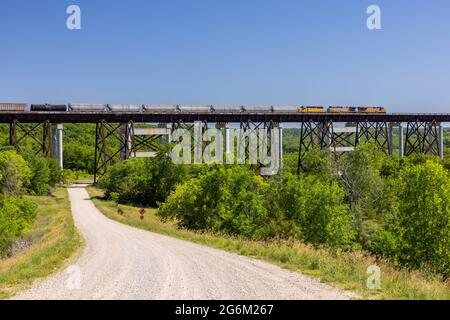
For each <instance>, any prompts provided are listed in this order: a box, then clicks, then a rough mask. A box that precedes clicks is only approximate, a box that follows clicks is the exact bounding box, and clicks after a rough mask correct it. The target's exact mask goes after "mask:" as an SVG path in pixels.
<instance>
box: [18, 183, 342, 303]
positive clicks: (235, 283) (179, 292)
mask: <svg viewBox="0 0 450 320" xmlns="http://www.w3.org/2000/svg"><path fill="white" fill-rule="evenodd" d="M84 187H85V186H84V185H75V186H73V187H72V188H70V189H68V191H69V196H70V201H71V203H72V212H73V216H74V219H75V223H76V225H77V227H78V229H79V230H80V232H81V234H82V235H83V237H84V238H85V240H86V247H85V249H84V252H83V253H82V255H81V256H80V258H79V259H78V260H77V261H76V262H75V264H74V265H72V266H70V267H68V268H67V269H66V270H63V271H61V272H59V273H58V274H56V275H54V276H51V277H49V278H47V279H45V280H43V281H41V282H39V283H37V284H35V285H34V286H33V287H32V288H31V289H29V290H26V291H24V292H22V293H20V294H18V295H17V296H16V297H15V299H139V300H140V299H243V300H246V299H349V298H351V295H350V294H348V293H345V292H342V291H338V290H336V289H334V288H332V287H330V286H328V285H326V284H323V283H320V282H318V281H317V280H314V279H311V278H309V277H306V276H303V275H301V274H299V273H294V272H290V271H287V270H283V269H281V268H279V267H277V266H274V265H271V264H269V263H265V262H262V261H258V260H255V259H251V258H247V257H242V256H239V255H237V254H233V253H228V252H225V251H222V250H217V249H212V248H209V247H206V246H202V245H198V244H194V243H191V242H187V241H182V240H178V239H174V238H171V237H167V236H163V235H159V234H155V233H151V232H148V231H144V230H139V229H136V228H132V227H129V226H126V225H123V224H120V223H118V222H115V221H112V220H110V219H108V218H106V217H105V216H104V215H103V214H101V213H100V212H99V211H98V210H97V209H96V208H95V206H94V204H93V203H92V201H91V200H89V195H88V193H87V191H86V190H85V188H84Z"/></svg>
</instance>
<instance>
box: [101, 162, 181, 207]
mask: <svg viewBox="0 0 450 320" xmlns="http://www.w3.org/2000/svg"><path fill="white" fill-rule="evenodd" d="M185 176H186V170H185V168H184V167H183V166H177V165H175V164H173V163H172V161H171V159H170V158H168V157H167V156H166V155H159V156H158V157H156V158H145V159H142V158H134V159H129V160H127V161H123V162H119V163H117V164H115V165H113V166H112V167H111V168H110V169H109V170H108V172H107V173H106V175H105V176H104V177H102V179H100V181H99V185H100V186H101V187H102V188H104V189H105V191H106V196H107V197H110V195H111V193H113V192H114V193H117V194H119V197H118V199H117V200H118V202H119V203H134V204H139V205H149V206H156V205H157V202H162V201H164V200H165V199H166V197H167V196H168V195H169V194H170V193H171V192H172V191H173V190H174V189H175V186H176V184H178V183H180V182H181V181H183V180H184V177H185Z"/></svg>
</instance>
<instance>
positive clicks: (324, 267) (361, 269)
mask: <svg viewBox="0 0 450 320" xmlns="http://www.w3.org/2000/svg"><path fill="white" fill-rule="evenodd" d="M88 190H89V193H90V195H91V197H92V198H93V201H94V203H95V205H96V206H97V208H99V209H100V210H101V211H102V212H103V213H104V214H105V215H106V216H107V217H109V218H111V219H114V220H117V221H119V222H122V223H125V224H129V225H131V226H134V227H137V228H141V229H145V230H149V231H153V232H157V233H161V234H165V235H169V236H173V237H176V238H180V239H184V240H188V241H192V242H196V243H200V244H204V245H208V246H211V247H216V248H220V249H224V250H228V251H231V252H235V253H238V254H241V255H246V256H250V257H254V258H258V259H261V260H265V261H268V262H271V263H274V264H277V265H279V266H281V267H283V268H286V269H289V270H293V271H300V272H302V273H304V274H307V275H311V276H314V277H318V278H320V279H321V280H322V281H324V282H327V283H330V284H333V285H334V286H336V287H338V288H341V289H344V290H352V291H355V292H357V293H358V294H359V295H360V296H361V297H362V298H371V299H450V283H448V282H447V283H442V282H441V281H439V280H438V279H426V278H425V277H424V276H422V275H421V274H419V273H417V272H407V271H399V270H395V269H394V268H393V267H392V266H390V265H389V263H386V262H382V261H375V259H374V258H373V257H370V256H364V255H363V254H361V253H332V252H329V251H327V250H319V249H314V248H311V247H309V246H306V245H304V244H302V243H300V242H297V241H294V242H290V243H287V242H281V241H276V242H270V243H265V242H255V241H248V240H245V239H240V238H236V237H229V236H220V235H214V234H210V233H196V232H192V231H187V230H181V229H179V228H177V227H176V225H174V224H171V223H162V222H161V221H160V220H159V219H158V218H157V217H156V216H155V209H146V213H145V214H144V220H141V219H140V214H139V208H136V207H132V206H125V205H119V206H118V205H117V204H115V203H114V202H111V201H105V200H102V199H100V197H101V196H103V192H102V191H101V190H99V189H96V188H94V187H89V188H88ZM372 264H377V265H378V266H379V267H380V268H381V272H382V275H381V276H382V278H381V279H382V290H380V291H373V290H367V285H366V281H367V275H366V270H367V267H368V266H370V265H372Z"/></svg>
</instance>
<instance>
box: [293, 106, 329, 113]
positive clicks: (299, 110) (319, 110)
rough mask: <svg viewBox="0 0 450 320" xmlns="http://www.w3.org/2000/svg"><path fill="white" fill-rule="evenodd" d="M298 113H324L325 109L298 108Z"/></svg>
mask: <svg viewBox="0 0 450 320" xmlns="http://www.w3.org/2000/svg"><path fill="white" fill-rule="evenodd" d="M298 112H301V113H322V112H325V109H324V108H323V107H321V106H305V107H300V108H298Z"/></svg>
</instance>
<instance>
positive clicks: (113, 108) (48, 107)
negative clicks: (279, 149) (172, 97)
mask: <svg viewBox="0 0 450 320" xmlns="http://www.w3.org/2000/svg"><path fill="white" fill-rule="evenodd" d="M2 111H3V112H117V113H121V112H133V113H134V112H143V113H145V112H148V113H152V112H154V113H177V112H186V113H196V112H198V113H214V112H217V113H270V112H273V113H325V112H328V113H386V109H385V108H383V107H370V106H367V107H342V106H330V107H329V108H328V109H326V110H325V108H324V107H322V106H302V107H296V106H271V105H267V106H264V105H262V106H258V105H255V106H244V105H162V104H142V105H141V104H68V105H65V104H31V105H28V104H24V103H0V112H2Z"/></svg>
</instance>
